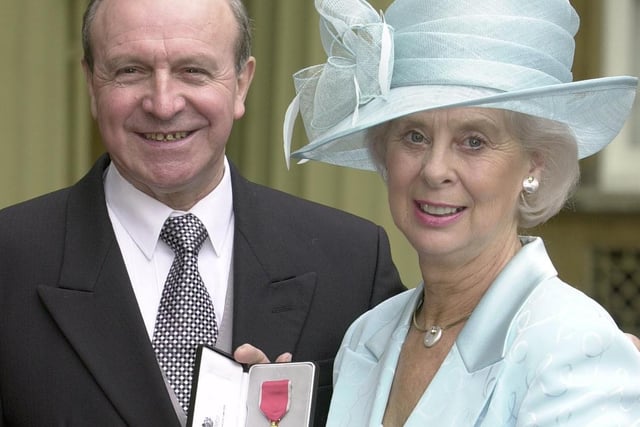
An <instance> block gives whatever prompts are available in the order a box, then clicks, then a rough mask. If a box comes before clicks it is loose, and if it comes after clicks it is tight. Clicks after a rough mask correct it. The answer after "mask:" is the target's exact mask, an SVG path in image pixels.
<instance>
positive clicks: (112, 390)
mask: <svg viewBox="0 0 640 427" xmlns="http://www.w3.org/2000/svg"><path fill="white" fill-rule="evenodd" d="M108 163H109V159H108V157H107V156H104V157H102V158H101V159H100V160H99V161H98V162H97V163H96V165H95V166H94V167H93V168H92V170H91V171H90V172H89V173H88V174H87V176H86V177H84V178H83V179H82V180H81V181H79V182H78V183H77V184H75V185H74V186H72V187H70V188H68V189H64V190H61V191H57V192H54V193H51V194H49V195H45V196H42V197H39V198H36V199H34V200H31V201H28V202H24V203H21V204H19V205H15V206H13V207H9V208H6V209H4V210H2V211H0V426H13V425H21V426H62V425H64V426H71V425H73V426H121V425H130V426H174V425H178V421H177V418H176V415H175V412H174V409H173V406H172V404H171V401H170V398H169V396H168V394H167V390H166V388H165V383H164V382H163V379H162V375H161V371H160V368H159V367H158V364H157V362H156V359H155V355H154V351H153V348H152V347H151V342H150V340H149V337H148V335H147V332H146V330H145V327H144V323H143V320H142V317H141V314H140V312H139V309H138V305H137V302H136V298H135V296H134V293H133V290H132V288H131V284H130V281H129V278H128V275H127V271H126V268H125V264H124V261H123V259H122V254H121V252H120V250H119V248H118V244H117V241H116V238H115V235H114V233H113V230H112V227H111V223H110V221H109V217H108V214H107V209H106V204H105V198H104V190H103V181H102V178H103V172H104V170H105V168H106V166H107V165H108ZM231 177H232V185H233V202H234V212H235V221H236V222H235V227H236V231H235V242H234V265H233V274H234V316H233V347H234V348H235V347H237V346H238V345H240V344H242V343H245V342H248V343H251V344H253V345H255V346H257V347H258V348H261V349H262V350H264V351H265V352H266V354H267V355H268V357H269V358H271V359H272V360H273V359H274V358H275V357H276V356H277V355H279V354H281V353H283V352H285V351H290V352H292V353H293V355H294V360H314V361H316V362H318V363H319V366H320V389H319V394H318V400H317V409H318V413H317V417H316V424H315V425H316V427H318V426H323V425H324V419H325V416H326V411H327V407H328V404H329V399H330V395H331V370H332V364H333V358H334V355H335V353H336V351H337V348H338V346H339V344H340V341H341V339H342V335H343V333H344V332H345V330H346V328H347V327H348V325H349V324H350V323H351V322H352V321H353V320H354V319H355V318H356V316H358V315H359V314H360V313H362V312H364V311H365V310H367V309H368V308H370V307H372V306H374V305H375V304H377V303H379V302H380V301H382V300H384V299H386V298H388V297H390V296H391V295H393V294H395V293H397V292H399V291H400V290H402V289H403V288H402V287H401V284H400V280H399V277H398V274H397V271H396V269H395V267H394V265H393V263H392V261H391V257H390V253H389V244H388V239H387V236H386V234H385V232H384V231H383V230H382V229H381V228H380V227H377V226H376V225H374V224H372V223H369V222H367V221H365V220H362V219H359V218H357V217H354V216H351V215H349V214H346V213H343V212H339V211H337V210H334V209H331V208H327V207H323V206H320V205H317V204H313V203H310V202H307V201H303V200H301V199H298V198H295V197H292V196H290V195H287V194H284V193H281V192H278V191H274V190H272V189H268V188H266V187H262V186H259V185H256V184H253V183H250V182H248V181H247V180H245V179H244V178H243V177H241V176H240V175H239V174H238V172H237V171H236V170H235V169H234V168H233V167H232V168H231ZM212 214H215V213H212Z"/></svg>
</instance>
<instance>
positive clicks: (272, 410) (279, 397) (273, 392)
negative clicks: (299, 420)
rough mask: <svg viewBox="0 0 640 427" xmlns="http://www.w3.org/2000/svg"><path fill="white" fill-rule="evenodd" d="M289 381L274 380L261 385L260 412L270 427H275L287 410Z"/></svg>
mask: <svg viewBox="0 0 640 427" xmlns="http://www.w3.org/2000/svg"><path fill="white" fill-rule="evenodd" d="M290 390H291V381H289V380H274V381H265V382H263V383H262V387H261V390H260V410H261V411H262V413H263V414H264V416H265V417H267V419H268V420H269V422H270V423H271V427H277V426H278V425H279V424H280V420H282V418H283V417H284V416H285V414H286V413H287V411H288V410H289V392H290Z"/></svg>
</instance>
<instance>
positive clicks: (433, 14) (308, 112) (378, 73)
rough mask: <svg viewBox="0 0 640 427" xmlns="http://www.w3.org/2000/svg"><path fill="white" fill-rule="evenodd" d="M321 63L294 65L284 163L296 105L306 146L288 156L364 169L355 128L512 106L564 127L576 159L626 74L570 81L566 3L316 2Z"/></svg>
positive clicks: (598, 140)
mask: <svg viewBox="0 0 640 427" xmlns="http://www.w3.org/2000/svg"><path fill="white" fill-rule="evenodd" d="M315 5H316V8H317V10H318V11H319V13H320V15H321V19H320V34H321V39H322V43H323V46H324V49H325V51H326V52H327V56H328V59H327V62H326V63H325V64H321V65H316V66H313V67H309V68H305V69H303V70H301V71H299V72H297V73H296V74H294V82H295V87H296V93H297V95H296V97H295V98H294V100H293V102H292V103H291V105H290V106H289V108H288V110H287V113H286V117H285V123H284V139H285V141H284V145H285V157H286V158H287V162H288V160H289V155H290V147H291V136H292V133H293V127H294V122H295V120H296V117H297V115H298V112H299V113H300V115H301V117H302V121H303V123H304V126H305V130H306V133H307V137H308V138H309V144H308V145H306V146H304V147H302V148H301V149H299V150H297V151H295V152H294V153H293V154H291V157H292V158H295V159H301V160H304V159H310V160H317V161H321V162H325V163H331V164H336V165H341V166H348V167H353V168H358V169H368V170H375V164H374V161H373V159H372V158H371V155H370V152H369V149H368V148H367V141H366V131H367V130H368V129H370V128H371V127H373V126H376V125H378V124H381V123H384V122H387V121H389V120H392V119H395V118H398V117H401V116H405V115H408V114H412V113H416V112H419V111H425V110H429V109H436V108H451V107H463V106H474V107H487V108H500V109H506V110H512V111H516V112H520V113H525V114H530V115H533V116H538V117H542V118H547V119H551V120H555V121H558V122H561V123H564V124H566V125H567V126H569V128H570V129H571V130H572V131H573V132H574V134H575V137H576V140H577V142H578V157H579V158H584V157H587V156H589V155H591V154H594V153H595V152H597V151H599V150H601V149H602V148H603V147H604V146H606V145H607V144H608V143H609V142H611V140H612V139H613V138H614V137H615V136H616V135H617V134H618V132H619V131H620V129H621V128H622V126H623V124H624V122H625V120H626V118H627V116H628V115H629V112H630V110H631V107H632V105H633V101H634V98H635V93H636V86H637V79H636V78H635V77H629V76H619V77H605V78H598V79H591V80H583V81H576V82H573V81H572V79H573V76H572V74H571V66H572V63H573V54H574V49H575V42H574V38H573V37H574V35H575V34H576V32H577V30H578V27H579V18H578V15H577V14H576V12H575V10H574V9H573V7H571V5H570V4H569V1H568V0H534V1H532V0H483V1H478V0H396V1H395V2H393V4H391V6H389V8H388V9H387V10H386V12H384V14H382V13H378V12H376V11H375V10H374V9H373V8H372V7H371V5H369V3H367V2H365V1H364V0H316V2H315Z"/></svg>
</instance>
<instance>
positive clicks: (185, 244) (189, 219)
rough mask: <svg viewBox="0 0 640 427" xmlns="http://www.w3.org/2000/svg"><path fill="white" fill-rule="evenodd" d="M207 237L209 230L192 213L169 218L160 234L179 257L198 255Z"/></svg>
mask: <svg viewBox="0 0 640 427" xmlns="http://www.w3.org/2000/svg"><path fill="white" fill-rule="evenodd" d="M207 236H208V234H207V229H206V228H204V225H203V224H202V222H200V220H199V219H198V217H197V216H195V215H193V214H190V213H189V214H186V215H182V216H174V217H169V218H167V220H166V221H165V222H164V225H163V226H162V231H161V232H160V238H161V239H162V240H163V241H164V242H165V243H166V244H167V245H169V247H170V248H171V249H173V251H174V252H175V253H176V254H177V255H184V254H185V253H194V254H197V253H198V252H199V251H200V248H201V247H202V243H204V241H205V239H206V238H207Z"/></svg>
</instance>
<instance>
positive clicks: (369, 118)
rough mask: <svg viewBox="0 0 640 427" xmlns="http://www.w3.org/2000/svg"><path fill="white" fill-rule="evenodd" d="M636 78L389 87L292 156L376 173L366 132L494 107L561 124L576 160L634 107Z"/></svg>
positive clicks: (598, 145)
mask: <svg viewBox="0 0 640 427" xmlns="http://www.w3.org/2000/svg"><path fill="white" fill-rule="evenodd" d="M636 86H637V78H635V77H629V76H619V77H605V78H599V79H591V80H582V81H577V82H571V83H564V84H557V85H550V86H545V87H538V88H534V89H526V90H520V91H511V92H500V93H497V92H496V91H495V90H491V89H486V88H480V87H465V86H450V85H424V86H405V87H398V88H392V89H391V90H390V92H389V93H388V95H387V96H385V97H384V98H382V97H379V98H376V99H374V100H372V101H371V102H369V103H368V104H366V105H364V106H362V107H360V108H359V110H358V114H357V120H355V121H354V119H353V115H350V116H348V117H346V118H345V119H343V120H342V121H341V122H340V123H338V124H337V125H335V126H333V127H332V128H331V129H330V130H329V131H327V132H326V133H324V134H322V135H321V136H320V137H318V138H316V140H314V141H311V142H310V143H309V144H308V145H306V146H304V147H302V148H300V149H299V150H297V151H295V152H294V153H292V155H291V157H292V158H295V159H309V160H316V161H321V162H325V163H330V164H335V165H339V166H347V167H352V168H356V169H365V170H375V164H374V162H373V159H372V158H371V155H370V152H369V149H368V147H367V141H366V134H367V130H368V129H370V128H372V127H374V126H377V125H379V124H382V123H384V122H387V121H390V120H393V119H397V118H399V117H402V116H406V115H409V114H413V113H417V112H420V111H427V110H434V109H442V108H454V107H485V108H499V109H505V110H510V111H515V112H519V113H523V114H529V115H532V116H536V117H541V118H546V119H550V120H555V121H558V122H561V123H564V124H566V125H567V126H568V127H569V128H570V129H571V130H572V131H573V133H574V135H575V137H576V140H577V143H578V157H579V158H581V159H582V158H584V157H587V156H590V155H592V154H594V153H596V152H598V151H599V150H601V149H602V148H604V147H605V146H606V145H607V144H608V143H609V142H611V141H612V140H613V138H615V136H616V135H617V134H618V133H619V132H620V130H621V128H622V126H623V125H624V122H625V120H626V119H627V116H628V114H629V112H630V110H631V107H632V106H633V101H634V98H635V93H636Z"/></svg>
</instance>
